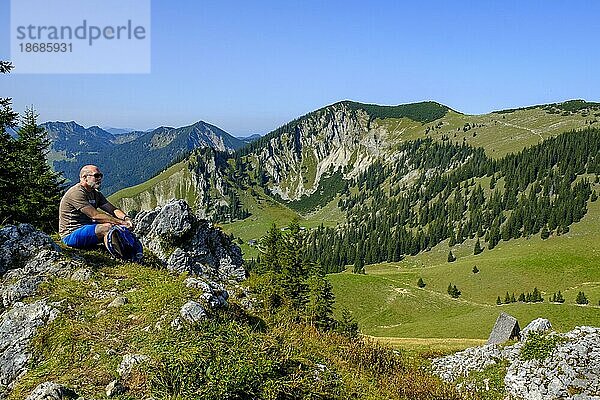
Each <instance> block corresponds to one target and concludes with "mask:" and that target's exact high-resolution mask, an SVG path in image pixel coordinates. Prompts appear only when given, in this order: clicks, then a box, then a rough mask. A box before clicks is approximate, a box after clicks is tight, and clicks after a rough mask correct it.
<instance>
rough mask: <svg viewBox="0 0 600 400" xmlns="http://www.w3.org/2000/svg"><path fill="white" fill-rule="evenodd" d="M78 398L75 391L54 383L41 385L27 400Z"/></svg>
mask: <svg viewBox="0 0 600 400" xmlns="http://www.w3.org/2000/svg"><path fill="white" fill-rule="evenodd" d="M76 398H78V396H77V393H75V392H74V391H73V390H71V389H69V388H67V387H65V386H63V385H59V384H57V383H54V382H44V383H40V384H39V385H38V386H37V387H36V388H35V389H33V391H32V392H31V393H30V394H29V396H27V397H26V398H25V400H67V399H76Z"/></svg>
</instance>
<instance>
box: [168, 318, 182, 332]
mask: <svg viewBox="0 0 600 400" xmlns="http://www.w3.org/2000/svg"><path fill="white" fill-rule="evenodd" d="M171 328H173V329H175V330H176V331H178V330H180V329H182V328H183V325H181V318H179V317H177V318H175V319H174V320H173V321H171Z"/></svg>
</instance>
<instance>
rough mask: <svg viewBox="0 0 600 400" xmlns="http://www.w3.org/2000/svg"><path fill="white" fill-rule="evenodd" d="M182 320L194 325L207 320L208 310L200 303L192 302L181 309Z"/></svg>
mask: <svg viewBox="0 0 600 400" xmlns="http://www.w3.org/2000/svg"><path fill="white" fill-rule="evenodd" d="M179 314H180V315H181V318H182V319H183V320H185V321H187V322H189V323H190V324H192V325H194V324H197V323H199V322H202V321H204V320H205V319H206V318H207V315H206V310H205V309H204V307H202V305H200V304H199V303H197V302H195V301H193V300H190V301H188V302H187V303H185V304H184V305H183V307H181V310H180V312H179Z"/></svg>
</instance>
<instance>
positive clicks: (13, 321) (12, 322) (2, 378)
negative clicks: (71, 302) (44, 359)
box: [0, 300, 58, 387]
mask: <svg viewBox="0 0 600 400" xmlns="http://www.w3.org/2000/svg"><path fill="white" fill-rule="evenodd" d="M57 314H58V311H57V310H55V309H53V308H52V307H50V306H49V305H47V304H46V303H45V301H43V300H40V301H37V302H35V303H31V304H23V303H19V302H17V303H15V304H14V305H13V306H12V308H11V309H10V310H8V311H7V312H5V313H4V314H2V316H1V317H0V386H8V387H10V386H11V385H12V383H13V382H14V380H15V379H16V378H17V377H18V376H19V375H20V374H21V373H22V372H23V371H24V370H25V367H26V366H27V363H28V361H29V360H30V358H31V354H30V352H29V350H28V346H29V341H30V340H31V338H32V337H33V336H34V335H35V333H36V331H37V329H38V328H39V327H41V326H43V325H45V324H47V323H48V322H50V321H52V320H53V319H54V318H55V317H56V315H57Z"/></svg>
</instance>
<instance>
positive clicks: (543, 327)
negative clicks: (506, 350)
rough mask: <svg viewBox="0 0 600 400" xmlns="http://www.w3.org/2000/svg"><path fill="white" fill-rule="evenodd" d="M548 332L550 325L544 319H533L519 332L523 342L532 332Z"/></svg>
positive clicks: (550, 328)
mask: <svg viewBox="0 0 600 400" xmlns="http://www.w3.org/2000/svg"><path fill="white" fill-rule="evenodd" d="M550 330H552V324H551V323H550V321H548V320H547V319H545V318H537V319H534V320H533V321H531V322H530V323H529V324H528V325H527V326H526V327H525V328H523V330H522V331H521V341H525V340H526V339H527V335H529V334H530V333H532V332H536V333H544V332H548V331H550Z"/></svg>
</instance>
